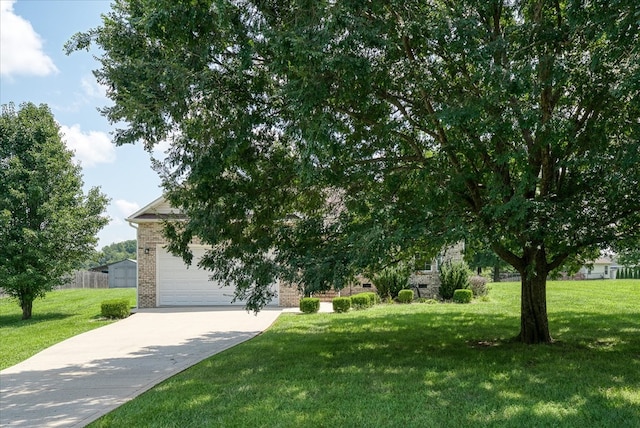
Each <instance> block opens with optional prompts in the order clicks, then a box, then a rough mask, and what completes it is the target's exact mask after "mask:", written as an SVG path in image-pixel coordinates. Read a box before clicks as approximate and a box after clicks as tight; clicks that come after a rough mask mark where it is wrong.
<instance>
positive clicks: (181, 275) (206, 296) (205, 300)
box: [156, 246, 278, 306]
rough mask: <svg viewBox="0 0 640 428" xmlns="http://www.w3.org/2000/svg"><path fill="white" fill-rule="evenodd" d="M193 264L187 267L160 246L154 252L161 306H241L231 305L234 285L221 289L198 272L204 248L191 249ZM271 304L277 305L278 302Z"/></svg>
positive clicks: (202, 272)
mask: <svg viewBox="0 0 640 428" xmlns="http://www.w3.org/2000/svg"><path fill="white" fill-rule="evenodd" d="M191 250H192V251H193V263H192V264H191V266H189V267H187V265H185V264H184V262H183V261H182V259H181V258H179V257H175V256H173V255H171V254H170V253H168V252H167V250H165V249H164V248H162V247H158V248H157V251H156V257H157V259H156V262H157V264H156V266H157V272H156V274H157V276H156V278H157V286H158V303H159V305H160V306H211V305H231V304H233V305H244V304H245V302H244V301H236V302H234V303H231V300H232V299H233V292H234V288H233V286H227V287H220V284H219V283H216V282H213V281H210V280H209V272H208V271H206V270H203V269H198V267H197V263H198V261H199V260H200V259H201V258H202V256H203V255H204V253H205V251H206V249H205V247H200V246H193V247H191ZM272 304H276V305H277V304H278V303H277V301H275V302H272Z"/></svg>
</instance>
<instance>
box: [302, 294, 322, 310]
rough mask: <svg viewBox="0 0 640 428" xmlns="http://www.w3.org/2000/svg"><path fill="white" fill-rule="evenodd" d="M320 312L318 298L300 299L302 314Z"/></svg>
mask: <svg viewBox="0 0 640 428" xmlns="http://www.w3.org/2000/svg"><path fill="white" fill-rule="evenodd" d="M319 310H320V299H319V298H317V297H303V298H302V299H300V312H302V313H305V314H314V313H316V312H318V311H319Z"/></svg>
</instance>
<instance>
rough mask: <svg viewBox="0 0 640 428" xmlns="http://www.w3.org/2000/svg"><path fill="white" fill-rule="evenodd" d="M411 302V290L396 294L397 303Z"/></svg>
mask: <svg viewBox="0 0 640 428" xmlns="http://www.w3.org/2000/svg"><path fill="white" fill-rule="evenodd" d="M412 300H413V290H400V292H399V293H398V302H400V303H411V301H412Z"/></svg>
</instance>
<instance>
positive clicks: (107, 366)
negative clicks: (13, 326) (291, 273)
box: [0, 307, 282, 427]
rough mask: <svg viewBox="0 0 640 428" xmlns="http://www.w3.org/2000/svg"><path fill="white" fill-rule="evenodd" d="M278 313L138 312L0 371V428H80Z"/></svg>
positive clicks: (264, 325) (255, 330) (245, 335)
mask: <svg viewBox="0 0 640 428" xmlns="http://www.w3.org/2000/svg"><path fill="white" fill-rule="evenodd" d="M281 312H282V308H267V309H264V310H262V311H261V312H260V313H259V314H258V315H257V316H256V315H254V314H253V313H247V311H245V310H244V309H242V308H238V307H215V308H212V307H207V308H179V309H173V308H172V309H168V308H163V309H146V310H144V309H141V310H139V311H138V312H137V313H136V314H134V315H132V316H130V317H129V318H126V319H124V320H121V321H118V322H115V323H113V324H109V325H107V326H104V327H100V328H98V329H95V330H92V331H89V332H87V333H83V334H80V335H78V336H75V337H72V338H70V339H68V340H65V341H64V342H61V343H59V344H57V345H54V346H52V347H50V348H48V349H45V350H44V351H42V352H40V353H39V354H37V355H34V356H33V357H31V358H29V359H28V360H26V361H23V362H22V363H20V364H17V365H15V366H13V367H9V368H8V369H5V370H2V371H0V426H3V427H5V426H6V427H63V426H64V427H83V426H85V425H87V424H88V423H90V422H92V421H94V420H95V419H97V418H99V417H100V416H102V415H104V414H105V413H108V412H109V411H111V410H113V409H115V408H116V407H118V406H120V405H121V404H123V403H124V402H126V401H128V400H130V399H132V398H134V397H136V396H137V395H139V394H141V393H143V392H144V391H146V390H148V389H150V388H151V387H153V386H154V385H156V384H158V383H160V382H161V381H163V380H165V379H167V378H169V377H171V376H173V375H175V374H176V373H178V372H180V371H182V370H184V369H186V368H188V367H190V366H192V365H194V364H196V363H198V362H200V361H202V360H204V359H205V358H207V357H210V356H211V355H213V354H216V353H218V352H220V351H223V350H225V349H228V348H230V347H232V346H234V345H237V344H238V343H241V342H244V341H245V340H247V339H250V338H252V337H254V336H256V335H257V334H259V333H260V332H262V331H264V330H265V329H266V328H267V327H269V326H270V325H271V324H272V323H273V322H274V321H275V319H276V318H277V317H278V315H280V313H281ZM2 352H11V350H10V349H2Z"/></svg>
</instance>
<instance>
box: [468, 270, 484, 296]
mask: <svg viewBox="0 0 640 428" xmlns="http://www.w3.org/2000/svg"><path fill="white" fill-rule="evenodd" d="M469 288H471V291H473V295H474V296H476V297H478V296H486V294H487V291H488V290H487V278H485V277H483V276H479V275H474V276H472V277H471V278H469Z"/></svg>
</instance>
